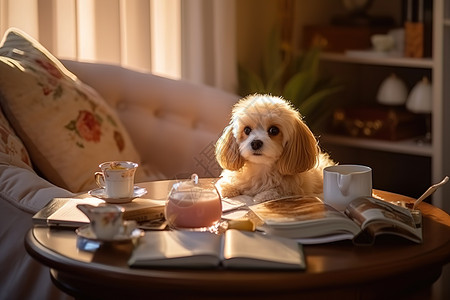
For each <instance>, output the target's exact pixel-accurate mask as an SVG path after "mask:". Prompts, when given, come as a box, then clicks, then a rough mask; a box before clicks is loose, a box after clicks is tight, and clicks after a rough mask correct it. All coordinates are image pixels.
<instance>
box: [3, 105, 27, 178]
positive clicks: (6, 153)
mask: <svg viewBox="0 0 450 300" xmlns="http://www.w3.org/2000/svg"><path fill="white" fill-rule="evenodd" d="M0 163H2V164H8V165H14V166H18V167H22V168H27V169H32V165H31V161H30V156H29V155H28V151H27V149H26V148H25V146H24V145H23V143H22V141H21V140H20V139H19V138H18V137H17V135H16V134H15V132H14V130H13V129H12V128H11V126H10V125H9V122H8V120H7V119H6V118H5V116H4V115H3V111H2V110H1V109H0Z"/></svg>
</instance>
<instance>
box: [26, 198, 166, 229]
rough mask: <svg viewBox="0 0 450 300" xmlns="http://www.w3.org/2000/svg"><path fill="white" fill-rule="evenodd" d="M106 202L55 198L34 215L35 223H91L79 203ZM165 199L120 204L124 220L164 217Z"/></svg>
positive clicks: (141, 199) (92, 199) (52, 224)
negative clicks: (78, 206)
mask: <svg viewBox="0 0 450 300" xmlns="http://www.w3.org/2000/svg"><path fill="white" fill-rule="evenodd" d="M101 203H104V201H103V200H101V199H98V198H90V197H88V198H54V199H52V200H51V201H50V202H49V203H48V204H47V205H46V206H45V207H44V208H43V209H41V210H40V211H39V212H37V213H36V214H35V215H34V216H33V223H34V224H41V225H48V226H59V227H80V226H82V225H85V224H88V223H89V218H88V217H87V216H86V215H85V214H84V213H83V212H82V211H81V210H79V209H78V208H77V205H78V204H91V205H94V206H97V205H99V204H101ZM164 204H165V202H164V201H161V200H152V199H144V198H139V199H134V200H133V201H132V202H129V203H123V204H120V206H122V207H124V208H125V211H124V213H123V218H124V220H135V221H137V222H140V223H141V222H144V221H151V220H157V219H162V218H164Z"/></svg>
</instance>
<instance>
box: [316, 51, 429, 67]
mask: <svg viewBox="0 0 450 300" xmlns="http://www.w3.org/2000/svg"><path fill="white" fill-rule="evenodd" d="M351 53H353V54H345V53H331V52H327V53H323V54H322V56H321V59H322V60H325V61H335V62H345V63H355V64H366V65H367V64H368V65H382V66H394V67H408V68H423V69H431V68H433V60H432V59H431V58H406V57H394V56H384V55H381V54H380V55H378V54H376V53H373V54H372V53H371V52H365V51H355V52H351Z"/></svg>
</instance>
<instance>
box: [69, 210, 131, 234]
mask: <svg viewBox="0 0 450 300" xmlns="http://www.w3.org/2000/svg"><path fill="white" fill-rule="evenodd" d="M77 207H78V208H79V209H80V210H81V211H82V212H83V213H84V214H85V215H86V216H87V217H88V218H89V221H90V224H91V229H92V231H93V232H94V234H95V236H96V237H97V238H98V239H102V240H111V239H113V238H114V237H115V236H116V235H118V234H119V233H121V232H122V230H123V218H122V216H123V212H124V211H125V209H124V208H123V207H121V206H118V205H110V204H108V205H99V206H93V205H89V204H78V205H77Z"/></svg>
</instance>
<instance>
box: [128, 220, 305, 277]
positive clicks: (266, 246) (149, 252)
mask: <svg viewBox="0 0 450 300" xmlns="http://www.w3.org/2000/svg"><path fill="white" fill-rule="evenodd" d="M128 263H129V265H130V266H131V267H177V268H179V267H185V268H207V267H219V266H221V267H224V268H252V269H255V268H257V269H258V268H261V269H299V270H302V269H305V257H304V254H303V249H302V246H301V245H299V244H298V243H297V242H296V241H294V240H292V239H286V238H281V237H274V236H270V235H263V234H261V233H258V232H248V231H239V230H235V229H229V230H227V231H226V232H225V233H224V234H222V235H216V234H213V233H209V232H200V231H188V230H175V231H153V232H146V233H145V236H144V237H142V238H141V239H140V240H139V244H138V245H137V247H136V248H135V249H134V251H133V254H132V255H131V257H130V259H129V261H128Z"/></svg>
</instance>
